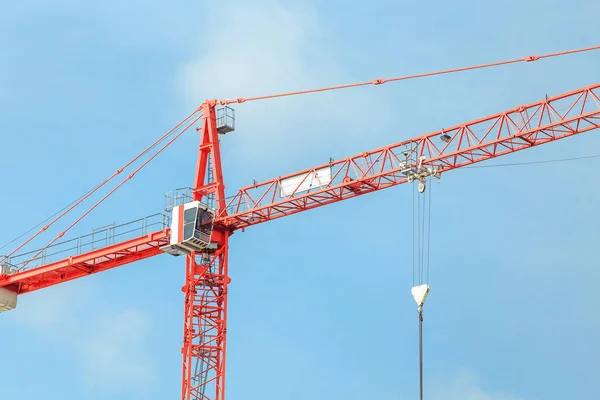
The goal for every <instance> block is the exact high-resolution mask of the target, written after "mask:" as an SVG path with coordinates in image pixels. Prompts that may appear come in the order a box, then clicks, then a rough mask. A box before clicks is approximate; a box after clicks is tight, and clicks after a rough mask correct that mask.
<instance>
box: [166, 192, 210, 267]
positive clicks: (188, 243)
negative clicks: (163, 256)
mask: <svg viewBox="0 0 600 400" xmlns="http://www.w3.org/2000/svg"><path fill="white" fill-rule="evenodd" d="M172 213H173V214H172V217H171V241H170V243H169V244H168V245H166V246H163V247H161V250H162V251H164V252H166V253H169V254H171V255H174V256H179V255H182V254H190V253H191V252H192V251H197V252H201V251H203V250H205V249H207V248H209V247H211V246H210V245H211V243H210V239H211V236H212V232H213V225H214V219H215V210H214V209H212V208H210V207H208V206H206V205H205V204H202V203H200V202H199V201H192V202H189V203H185V204H181V205H178V206H175V207H173V211H172Z"/></svg>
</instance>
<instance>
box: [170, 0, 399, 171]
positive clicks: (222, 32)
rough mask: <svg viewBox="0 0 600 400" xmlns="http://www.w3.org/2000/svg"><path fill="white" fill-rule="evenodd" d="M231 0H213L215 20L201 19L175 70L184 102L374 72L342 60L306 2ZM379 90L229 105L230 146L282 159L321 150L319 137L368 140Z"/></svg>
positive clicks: (378, 112)
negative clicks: (191, 50) (195, 39)
mask: <svg viewBox="0 0 600 400" xmlns="http://www.w3.org/2000/svg"><path fill="white" fill-rule="evenodd" d="M233 4H234V5H231V3H230V4H229V5H219V7H220V8H222V9H221V10H219V11H215V12H216V15H214V18H212V20H213V21H218V24H215V25H214V26H213V25H209V26H204V27H203V30H202V35H201V37H200V43H201V44H200V45H199V47H198V49H197V53H196V55H195V56H194V57H192V59H190V60H189V61H188V62H186V63H184V64H183V65H182V66H181V68H180V70H179V72H178V81H179V84H180V85H181V88H182V90H183V91H184V93H185V96H186V98H187V101H188V102H189V104H188V107H189V108H193V107H195V106H197V105H199V104H200V103H201V102H202V101H203V100H205V99H207V98H209V99H210V98H218V99H226V98H238V97H252V96H258V95H266V94H273V93H281V92H287V91H295V90H300V89H312V88H317V87H323V86H331V85H338V84H344V83H350V82H355V81H357V80H364V79H370V78H373V77H369V78H365V77H356V76H352V74H351V73H350V71H349V70H348V69H347V68H345V67H344V65H343V62H342V60H340V59H339V58H338V57H336V50H335V49H336V46H335V45H334V44H329V43H333V42H335V41H336V39H335V37H334V35H333V33H332V32H328V31H327V30H326V29H325V28H324V26H325V24H324V23H323V22H322V21H320V20H319V18H318V15H317V13H316V12H315V11H314V10H313V9H312V8H310V6H309V5H306V4H304V5H302V6H301V8H294V9H292V8H289V7H286V6H283V5H281V4H279V3H277V2H260V3H259V4H255V3H252V4H251V5H250V4H246V3H242V2H239V3H233ZM297 7H300V6H297ZM383 97H384V96H383V92H382V91H381V90H378V89H376V88H372V87H371V88H369V89H364V88H362V89H361V88H359V89H345V90H341V91H335V92H324V93H319V94H308V95H301V96H295V97H287V98H279V99H271V100H264V101H260V102H249V103H244V104H240V105H234V106H233V107H234V108H235V110H236V128H237V129H236V131H237V133H236V137H235V140H232V141H229V142H228V147H229V149H231V148H232V147H235V149H232V150H237V152H236V153H237V155H238V156H242V157H244V156H245V157H246V159H247V160H256V159H261V160H263V161H264V160H266V159H268V160H269V161H275V160H277V161H280V160H286V159H289V158H290V157H294V156H295V155H297V154H301V153H302V151H303V150H309V149H310V150H311V152H315V151H319V150H315V148H316V147H317V145H318V144H323V145H324V146H323V147H325V149H323V151H324V152H330V151H331V152H332V151H333V150H338V151H339V150H340V147H341V148H343V147H344V146H345V145H347V144H349V143H350V145H351V146H352V145H354V146H355V145H357V144H358V143H360V141H361V140H363V143H370V144H371V145H372V144H373V143H374V142H375V141H374V140H373V136H377V135H378V134H379V133H380V131H381V129H378V126H379V124H380V122H381V120H382V118H376V116H382V115H385V113H386V110H387V106H386V102H385V101H384V98H383ZM387 115H390V114H387ZM367 138H368V140H366V139H367ZM328 149H329V150H328ZM360 149H361V150H362V149H363V148H362V146H361V147H360ZM336 154H337V153H336ZM337 155H338V156H339V155H340V154H337ZM348 155H349V154H348ZM319 157H321V155H319Z"/></svg>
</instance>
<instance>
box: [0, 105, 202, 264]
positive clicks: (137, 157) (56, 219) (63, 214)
mask: <svg viewBox="0 0 600 400" xmlns="http://www.w3.org/2000/svg"><path fill="white" fill-rule="evenodd" d="M197 113H198V110H195V111H194V112H193V113H191V114H190V115H188V116H187V117H186V118H185V119H184V120H182V121H181V122H179V123H178V124H177V125H175V126H174V127H173V128H171V129H170V130H169V131H168V132H167V133H165V134H164V135H162V136H161V137H160V138H158V139H157V140H156V141H154V143H152V144H151V145H150V146H148V147H147V148H146V149H144V150H143V151H142V152H141V153H139V154H138V155H137V156H135V157H134V158H133V159H132V160H130V161H129V162H127V163H126V164H125V165H124V166H122V167H121V168H119V169H118V170H116V171H115V172H114V173H113V174H112V175H111V176H110V177H108V178H107V179H105V180H104V181H102V182H101V183H100V184H99V185H97V186H96V187H95V188H94V189H92V190H90V191H89V192H88V193H86V194H85V195H84V196H82V197H81V198H80V199H79V200H77V201H75V203H73V204H71V205H70V206H68V207H67V209H66V210H64V211H63V212H62V213H60V215H59V216H58V217H56V218H54V219H53V220H52V221H51V222H50V223H48V224H47V225H45V226H44V227H43V228H42V229H40V230H39V231H38V232H37V233H36V234H34V235H33V236H31V237H30V238H29V239H27V240H26V241H25V242H24V243H23V244H21V245H20V246H18V247H17V248H16V249H14V250H13V251H11V252H10V253H9V254H8V255H6V256H4V258H2V260H0V263H1V262H4V261H6V260H7V259H8V258H10V257H11V256H12V255H13V254H15V253H16V252H17V251H19V250H20V249H22V248H23V247H24V246H25V245H27V244H28V243H29V242H31V241H32V240H33V239H35V238H36V237H37V236H39V235H40V234H41V233H42V232H44V231H46V230H47V229H48V228H49V227H51V226H52V225H54V224H55V223H56V222H57V221H58V220H60V219H61V218H62V217H64V216H65V215H66V214H68V213H69V212H71V211H72V210H73V209H74V208H75V207H77V206H78V205H79V204H81V203H82V202H83V201H84V200H86V199H87V198H89V197H90V196H91V195H92V194H94V193H96V192H97V191H98V190H99V189H100V188H102V187H103V186H104V185H106V184H107V183H108V182H110V181H111V180H112V179H113V178H114V177H116V176H117V175H119V174H120V173H121V172H123V170H125V169H126V168H128V167H129V166H130V165H131V164H133V163H134V162H136V161H137V160H139V159H140V158H141V157H142V156H143V155H145V154H146V153H148V152H149V151H150V150H152V149H153V148H154V147H155V146H157V145H158V144H159V143H160V142H162V141H163V140H165V138H167V137H168V136H170V135H171V134H172V133H173V132H174V131H175V130H176V129H178V128H179V127H180V126H181V125H183V124H184V123H185V122H186V121H188V120H189V119H190V118H191V117H193V116H194V114H197ZM196 120H197V119H196ZM186 129H187V128H186ZM161 151H162V150H161ZM34 229H35V228H34ZM60 237H62V235H60Z"/></svg>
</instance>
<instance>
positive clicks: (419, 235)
mask: <svg viewBox="0 0 600 400" xmlns="http://www.w3.org/2000/svg"><path fill="white" fill-rule="evenodd" d="M422 179H423V181H420V182H421V183H420V185H421V184H425V186H429V184H430V183H431V176H426V177H424V178H422ZM422 189H423V188H422V187H419V193H416V194H415V192H414V191H413V287H412V289H411V293H412V296H413V298H414V299H415V301H416V303H417V306H418V309H417V312H418V314H417V315H418V318H419V399H420V400H423V304H425V299H426V298H427V295H428V294H429V277H430V264H431V197H432V196H431V187H430V188H429V193H428V194H423V190H422ZM421 194H423V201H421V196H420V195H421ZM415 195H416V196H417V200H416V201H415V199H414V196H415ZM415 203H416V207H415ZM415 247H416V251H417V256H416V260H415V256H414V250H415ZM415 269H418V272H417V273H416V275H417V277H418V280H417V282H415Z"/></svg>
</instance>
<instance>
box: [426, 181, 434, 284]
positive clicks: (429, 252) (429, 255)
mask: <svg viewBox="0 0 600 400" xmlns="http://www.w3.org/2000/svg"><path fill="white" fill-rule="evenodd" d="M432 189H433V185H431V177H429V206H428V211H427V213H428V216H427V283H428V284H429V282H430V276H429V266H430V264H431V191H432Z"/></svg>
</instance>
